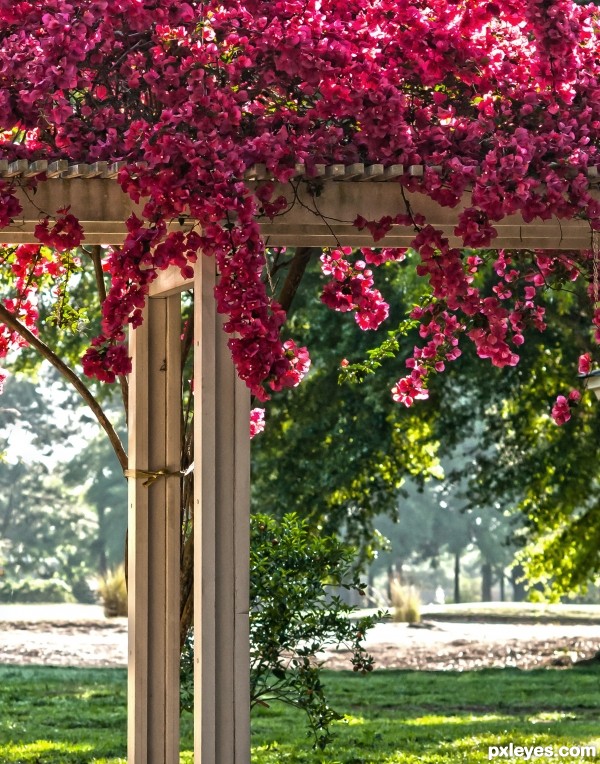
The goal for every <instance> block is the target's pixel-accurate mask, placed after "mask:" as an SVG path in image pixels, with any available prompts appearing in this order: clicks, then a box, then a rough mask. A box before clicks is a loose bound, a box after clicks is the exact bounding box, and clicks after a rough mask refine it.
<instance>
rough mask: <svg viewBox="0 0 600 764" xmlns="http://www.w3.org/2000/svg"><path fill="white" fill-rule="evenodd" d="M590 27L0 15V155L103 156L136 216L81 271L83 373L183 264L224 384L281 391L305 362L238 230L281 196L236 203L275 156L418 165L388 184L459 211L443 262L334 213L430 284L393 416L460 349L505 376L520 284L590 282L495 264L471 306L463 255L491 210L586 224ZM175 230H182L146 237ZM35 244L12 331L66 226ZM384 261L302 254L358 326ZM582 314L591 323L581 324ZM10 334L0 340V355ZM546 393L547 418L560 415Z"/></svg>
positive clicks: (599, 68)
mask: <svg viewBox="0 0 600 764" xmlns="http://www.w3.org/2000/svg"><path fill="white" fill-rule="evenodd" d="M599 23H600V21H599V15H598V11H597V9H596V7H595V6H594V5H585V6H580V5H577V4H574V3H573V2H571V1H570V0H503V2H501V3H500V2H498V3H495V2H482V1H480V0H454V1H453V2H447V0H427V1H425V0H393V2H392V1H391V0H374V1H372V2H365V1H364V0H344V1H343V2H340V0H303V1H302V2H299V1H298V0H277V2H272V0H269V2H267V1H266V0H230V2H227V3H221V2H214V0H202V1H200V0H198V1H195V0H191V1H190V2H182V3H176V2H171V1H170V0H169V1H167V0H145V2H141V1H140V0H111V2H110V3H109V2H108V0H82V1H81V2H77V3H70V2H67V1H66V0H44V2H38V0H30V1H24V0H23V1H21V0H0V39H1V41H2V44H1V45H0V72H1V77H0V106H1V114H2V118H1V120H2V122H1V125H0V126H1V128H2V129H3V130H4V133H3V134H2V135H0V159H6V160H9V161H14V160H16V159H29V160H31V161H33V160H37V159H47V160H54V159H67V160H70V161H73V162H95V161H109V162H114V161H122V162H124V165H123V169H122V170H121V171H120V174H119V178H118V180H119V183H120V184H121V186H122V188H123V190H124V191H125V192H126V193H127V194H129V196H130V197H131V198H132V199H133V200H134V201H136V202H140V201H141V203H142V211H141V213H140V215H139V216H135V215H132V216H131V217H130V218H129V220H128V221H127V230H128V234H127V237H126V239H125V241H124V243H123V245H122V246H120V247H115V248H113V249H112V250H111V254H110V256H109V259H108V262H107V263H106V264H105V268H106V270H107V271H108V272H109V273H110V277H111V286H110V291H109V293H108V296H107V298H106V300H105V302H104V318H103V322H102V333H101V335H100V336H98V337H96V338H95V339H94V340H93V342H92V344H91V346H90V348H89V350H88V351H87V352H86V354H85V357H84V359H83V366H84V370H85V372H86V373H87V374H90V375H93V376H96V377H98V378H99V379H102V380H107V381H111V380H114V378H115V376H116V375H120V374H125V373H127V372H128V371H129V368H130V366H129V359H128V355H127V351H126V349H125V336H126V334H125V329H126V327H127V325H128V324H131V325H133V326H134V327H135V326H136V325H138V324H139V322H140V321H141V314H142V308H143V304H144V300H145V297H146V294H147V292H148V288H149V284H150V283H151V282H152V280H153V279H154V278H156V275H157V273H158V271H159V270H160V269H163V268H166V267H168V266H172V265H175V266H178V267H179V268H181V270H182V272H183V273H184V274H186V275H189V274H190V273H191V266H192V264H193V263H194V261H195V260H196V259H197V258H198V257H199V256H200V253H203V255H202V256H209V257H213V258H214V259H215V261H216V263H217V267H218V272H219V282H218V285H217V287H216V291H215V297H216V300H217V305H218V310H219V311H220V312H221V313H223V314H225V315H226V316H227V320H226V323H225V331H226V332H228V333H229V334H230V335H231V337H230V341H229V345H230V349H231V352H232V356H233V359H234V361H235V363H236V366H237V369H238V373H239V375H240V376H241V377H242V378H243V379H244V380H245V381H246V383H247V384H248V386H249V387H250V389H251V391H252V393H253V394H254V395H255V396H256V397H257V398H258V399H260V400H264V399H265V398H267V397H268V395H269V393H270V391H272V390H279V389H281V388H282V387H286V386H293V385H295V384H297V383H298V382H299V380H300V379H301V377H302V375H303V374H304V373H305V372H306V370H307V368H308V365H309V360H308V354H307V351H306V349H305V348H298V347H296V345H295V344H294V343H293V342H291V341H289V340H287V341H286V340H285V338H283V337H281V327H282V325H283V323H284V320H285V313H284V311H283V310H282V308H281V307H280V305H278V304H277V302H276V301H275V300H274V298H273V295H272V294H270V292H269V289H268V287H267V281H266V280H265V279H264V275H263V272H264V267H265V257H264V251H265V248H264V243H263V241H262V239H261V236H260V230H259V224H258V222H257V213H258V210H259V208H262V209H263V210H266V211H267V212H268V213H269V214H272V215H273V214H284V213H285V200H282V199H281V198H274V195H273V190H274V188H275V186H274V184H270V183H265V184H264V185H263V186H262V188H261V189H260V191H259V193H258V195H257V196H255V195H254V194H253V193H251V192H250V191H249V190H248V187H247V184H246V183H245V182H244V175H245V172H246V171H247V170H248V168H249V167H251V166H252V165H254V164H256V163H264V164H265V165H266V168H267V170H268V173H269V174H270V176H271V177H272V179H273V180H274V181H278V182H280V183H286V182H288V181H289V180H290V178H291V177H292V175H293V173H294V167H295V164H296V163H299V162H301V163H304V164H305V165H306V168H307V173H308V175H310V174H311V172H312V171H313V169H314V167H315V166H316V165H317V164H321V163H324V164H328V163H334V162H335V163H352V162H367V163H381V164H383V165H386V166H389V165H392V164H402V165H403V166H404V167H405V168H409V167H410V166H411V165H421V166H423V167H424V171H423V172H422V173H421V174H411V173H409V172H408V171H406V172H405V173H404V174H401V175H400V176H399V177H398V178H397V182H398V183H399V184H401V185H402V186H403V187H404V188H405V189H407V190H409V191H412V192H420V193H423V194H427V195H428V196H429V197H431V199H433V200H434V201H436V202H438V203H439V204H441V205H444V206H450V207H455V206H457V205H458V204H459V201H461V200H462V201H463V205H462V206H461V208H460V211H459V212H457V217H456V228H455V234H456V236H458V237H459V238H460V239H461V240H462V242H463V243H464V246H465V247H467V248H469V249H467V250H464V249H458V248H456V247H454V246H451V244H450V242H449V241H448V239H447V238H445V237H444V235H443V234H442V233H441V232H440V231H437V230H435V228H433V227H432V226H431V225H428V224H427V221H426V220H423V219H421V218H420V217H417V216H414V215H412V214H411V211H410V209H408V208H404V209H399V210H398V215H397V217H395V218H392V217H387V218H384V219H382V220H371V221H367V220H365V219H364V218H360V217H357V219H356V222H355V225H356V226H357V227H358V228H367V230H369V231H370V232H371V233H372V234H373V237H374V243H376V242H380V245H381V244H384V245H385V238H384V237H385V234H386V233H387V232H388V231H389V230H390V228H391V227H392V226H393V225H396V224H402V225H407V224H409V225H411V226H413V227H414V233H415V235H414V240H413V242H412V248H411V249H412V250H413V251H414V252H416V253H417V256H418V261H417V266H416V267H417V272H418V273H419V275H420V276H422V277H423V278H425V279H427V280H428V281H429V284H430V290H431V299H430V300H429V302H428V303H427V304H425V305H421V306H419V307H418V308H416V309H415V311H414V312H413V316H412V317H413V318H414V319H415V320H418V321H419V323H420V325H421V329H420V335H421V338H422V343H421V345H419V346H418V347H417V348H415V350H414V353H413V354H412V356H411V358H409V360H408V372H407V376H405V377H403V378H402V379H400V380H399V381H398V382H397V383H396V385H395V386H394V389H393V395H394V397H395V398H396V399H397V400H398V401H399V402H401V403H404V404H406V405H410V403H412V401H413V400H415V399H419V398H425V397H427V379H428V376H429V375H430V374H431V373H432V372H435V371H441V370H443V369H444V367H445V364H446V363H447V362H448V361H452V360H453V359H454V358H456V357H458V355H459V354H460V349H459V346H460V341H461V338H468V339H469V340H471V341H472V342H473V343H474V344H475V346H476V348H477V352H478V353H479V355H480V356H482V357H483V358H487V359H489V360H490V361H491V362H492V363H493V364H495V365H496V366H506V365H514V364H516V363H517V362H518V360H519V353H518V350H519V347H520V345H521V344H522V343H523V341H524V337H525V334H526V332H527V330H528V329H529V328H530V327H534V328H536V329H539V330H542V329H543V328H544V310H543V306H542V304H541V300H540V295H541V293H542V292H543V291H544V290H545V289H546V288H547V287H548V286H549V285H552V286H556V285H557V284H558V285H560V284H563V283H565V282H568V281H570V280H574V279H576V278H579V277H583V278H587V279H588V280H590V273H591V271H592V257H591V254H590V252H576V253H561V252H559V251H556V252H527V253H523V252H503V251H500V252H498V253H497V257H496V261H495V273H496V275H497V283H496V285H495V286H494V288H493V292H492V293H482V291H481V288H480V287H479V286H478V281H477V273H478V270H479V269H480V266H481V263H482V260H481V258H480V257H479V256H478V255H477V253H476V251H475V250H477V249H479V248H489V247H493V244H494V238H495V235H496V231H495V229H494V224H495V223H496V222H497V221H500V220H501V219H502V218H504V217H506V216H507V215H511V214H520V215H521V216H522V217H523V219H524V220H525V221H526V222H530V221H533V220H535V219H536V218H541V219H548V218H550V217H552V216H554V217H557V218H563V219H567V218H574V217H575V218H582V219H585V220H588V221H589V223H590V230H600V202H599V201H598V200H597V198H595V196H594V194H593V193H592V191H593V189H592V186H591V182H592V181H593V176H594V173H595V172H596V167H597V166H598V165H600V157H599V153H598V152H599V150H600V80H599V74H600V57H599V48H598V31H599ZM44 180H45V178H44V175H43V174H41V175H40V176H39V177H38V178H31V179H28V181H27V182H28V183H29V184H30V185H32V186H35V184H36V183H37V182H43V181H44ZM465 194H466V195H467V196H466V198H467V202H466V203H464V199H465ZM19 211H20V206H19V202H18V200H17V197H16V194H15V184H14V182H12V181H10V180H9V179H6V180H3V181H0V226H4V227H5V226H6V225H8V224H9V222H10V221H11V219H13V218H15V217H17V216H18V214H19ZM53 212H54V211H53ZM180 218H184V219H186V220H192V221H195V222H196V224H195V226H194V227H193V228H192V229H191V230H189V229H186V230H185V231H169V230H168V223H169V221H171V220H178V219H180ZM36 236H37V238H38V239H39V241H40V245H45V247H44V254H43V255H42V254H41V251H42V250H41V249H40V248H35V247H34V248H32V247H30V246H22V247H18V248H17V249H15V250H13V253H12V255H11V256H10V257H8V258H6V259H5V260H4V261H3V262H2V263H1V264H0V267H2V268H3V269H4V268H7V269H9V270H10V273H11V279H13V277H14V283H15V290H14V295H12V296H11V297H10V299H8V300H6V301H5V307H6V308H7V309H8V310H10V311H11V312H12V313H14V314H15V315H17V316H18V318H19V319H20V320H21V321H22V322H23V323H24V324H25V325H27V326H28V327H29V328H30V329H33V330H35V327H36V319H37V311H36V292H37V290H38V289H40V288H41V285H42V284H44V283H48V278H50V279H51V278H52V277H56V276H58V275H59V274H60V271H61V269H62V268H64V267H65V266H64V262H65V261H64V255H65V253H66V251H67V250H68V249H70V248H73V247H76V246H77V245H78V244H79V243H81V242H82V241H85V239H84V237H85V231H84V230H82V229H81V226H80V224H79V222H78V221H77V220H76V219H75V218H74V216H73V215H72V214H71V213H70V212H69V210H67V209H63V210H58V211H55V217H54V219H50V218H47V217H45V216H43V217H42V219H41V220H40V224H39V226H38V227H37V228H36ZM46 248H52V250H53V252H54V254H53V255H52V256H49V255H48V253H47V251H46ZM404 255H405V251H404V250H390V249H384V250H375V249H373V250H370V249H363V251H362V252H360V253H358V254H352V253H351V252H349V251H347V250H345V249H343V248H341V247H340V248H337V249H336V250H334V251H332V252H328V253H325V254H324V256H323V269H324V271H325V273H326V274H327V275H328V276H329V277H330V280H329V282H328V283H327V284H326V286H325V288H324V292H323V301H324V302H325V303H326V304H327V305H329V306H330V307H332V308H333V309H335V310H343V311H352V312H354V314H355V317H356V320H357V322H358V323H359V325H360V326H361V327H362V328H363V329H372V328H376V327H377V326H379V324H380V323H381V322H382V321H383V320H384V319H385V318H386V316H387V312H388V306H387V305H386V304H385V302H384V300H383V298H382V296H381V294H380V292H379V291H378V289H377V288H376V286H375V284H376V271H377V268H378V267H380V266H381V265H382V263H385V262H387V261H389V260H392V259H396V260H398V259H402V258H403V257H404ZM593 322H594V324H595V325H596V326H597V327H599V329H598V331H599V332H600V311H596V312H595V314H594V315H593ZM20 343H21V339H20V338H19V336H18V335H17V334H15V332H13V331H11V330H9V329H8V328H4V329H2V333H1V334H0V358H2V357H3V356H5V355H6V353H7V352H8V351H9V350H10V349H11V348H13V347H14V346H16V345H19V344H20ZM563 398H564V400H562V399H559V401H557V404H556V406H555V412H556V416H557V419H559V420H564V419H565V418H566V415H567V410H568V409H569V401H571V402H573V398H565V397H564V396H563Z"/></svg>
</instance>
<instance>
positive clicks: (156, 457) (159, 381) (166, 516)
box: [128, 295, 181, 764]
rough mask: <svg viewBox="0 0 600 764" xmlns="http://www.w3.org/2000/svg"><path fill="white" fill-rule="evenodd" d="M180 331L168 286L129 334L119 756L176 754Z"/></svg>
mask: <svg viewBox="0 0 600 764" xmlns="http://www.w3.org/2000/svg"><path fill="white" fill-rule="evenodd" d="M180 334H181V304H180V297H179V295H175V296H172V297H166V298H153V299H149V300H148V304H147V307H146V311H145V320H144V323H143V324H142V326H140V327H139V328H138V329H136V330H135V331H132V332H131V338H130V351H131V354H132V356H133V372H132V374H131V375H130V381H129V386H130V393H129V410H130V421H129V470H130V474H131V473H132V472H133V474H134V477H130V479H129V548H128V561H129V563H128V566H129V671H128V762H129V764H179V586H180V585H179V545H180V541H179V539H180V476H179V471H180V469H181V467H180V463H181V457H180V450H181V442H180V419H181V370H180ZM158 471H166V472H168V473H171V474H170V475H169V476H160V477H157V478H156V479H154V480H150V481H149V482H148V476H144V473H145V472H158ZM136 473H138V474H136Z"/></svg>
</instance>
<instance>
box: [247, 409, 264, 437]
mask: <svg viewBox="0 0 600 764" xmlns="http://www.w3.org/2000/svg"><path fill="white" fill-rule="evenodd" d="M264 429H265V410H264V409H260V408H255V409H252V411H251V412H250V438H254V437H255V436H256V435H258V434H259V433H260V432H262V431H263V430H264Z"/></svg>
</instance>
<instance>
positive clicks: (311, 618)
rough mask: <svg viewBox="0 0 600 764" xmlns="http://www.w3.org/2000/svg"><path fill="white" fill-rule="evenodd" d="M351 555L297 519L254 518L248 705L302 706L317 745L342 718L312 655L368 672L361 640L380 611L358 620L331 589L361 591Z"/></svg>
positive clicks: (186, 695)
mask: <svg viewBox="0 0 600 764" xmlns="http://www.w3.org/2000/svg"><path fill="white" fill-rule="evenodd" d="M354 560H355V550H354V548H353V547H351V546H350V545H348V544H345V543H344V542H342V541H339V539H337V538H335V537H332V536H325V537H323V536H319V535H318V534H316V533H313V532H311V531H310V530H309V527H308V524H307V523H306V521H304V520H301V519H300V518H299V517H298V516H297V515H296V514H294V513H291V514H288V515H285V516H284V517H283V518H282V520H280V521H278V520H275V519H274V518H272V517H270V516H268V515H255V516H254V517H253V518H252V524H251V552H250V566H251V567H250V571H251V579H250V643H251V644H250V655H251V674H250V689H251V704H252V707H254V706H256V705H261V706H266V707H269V706H270V704H271V703H272V702H274V701H280V702H282V703H285V704H287V705H290V706H294V707H296V708H300V709H302V710H303V711H304V712H305V713H306V716H307V725H308V735H309V736H311V737H312V738H313V740H314V744H315V747H318V748H321V749H323V748H325V747H326V745H327V744H328V743H329V742H330V741H331V738H332V736H331V731H330V725H331V723H332V722H333V721H336V720H338V719H341V718H342V716H341V715H340V714H339V713H338V712H337V711H335V710H334V709H333V708H331V707H330V706H329V704H328V702H327V699H326V697H325V688H324V687H323V684H322V681H321V672H322V667H321V664H320V663H319V660H318V655H319V654H320V653H322V652H323V651H324V650H325V649H331V648H333V647H342V648H345V649H346V650H349V651H350V662H351V665H352V667H353V669H354V671H356V672H360V673H363V674H366V673H368V672H370V671H372V669H373V659H372V657H371V656H370V655H369V654H368V653H367V652H366V650H365V649H364V647H363V645H362V640H363V639H364V636H365V634H366V632H367V630H368V629H369V628H371V627H372V626H373V625H374V624H375V623H376V621H377V620H378V619H380V618H382V617H383V615H384V613H383V612H379V613H377V615H376V616H368V617H365V618H361V619H359V620H357V621H355V620H351V619H350V618H349V616H350V614H351V613H352V612H353V608H352V607H351V606H350V605H347V604H346V603H345V602H343V601H342V599H341V597H340V596H339V595H338V594H337V593H336V587H341V588H343V589H346V590H348V591H357V592H362V585H361V583H360V581H359V580H358V577H357V574H356V572H355V571H354V570H353V567H354ZM193 664H194V659H193V635H192V634H190V635H188V639H187V641H186V645H185V647H184V651H183V656H182V671H181V679H182V682H181V685H182V690H181V704H182V707H183V708H184V709H186V710H192V705H193Z"/></svg>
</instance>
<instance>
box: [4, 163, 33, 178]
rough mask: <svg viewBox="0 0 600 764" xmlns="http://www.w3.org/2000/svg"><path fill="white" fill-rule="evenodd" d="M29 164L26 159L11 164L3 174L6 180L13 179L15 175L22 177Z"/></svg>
mask: <svg viewBox="0 0 600 764" xmlns="http://www.w3.org/2000/svg"><path fill="white" fill-rule="evenodd" d="M28 167H29V162H28V161H27V160H26V159H17V160H16V161H15V162H11V163H10V164H9V165H8V169H7V170H6V172H5V173H4V176H5V177H6V178H14V177H15V176H17V175H22V174H23V173H24V172H26V171H27V168H28Z"/></svg>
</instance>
